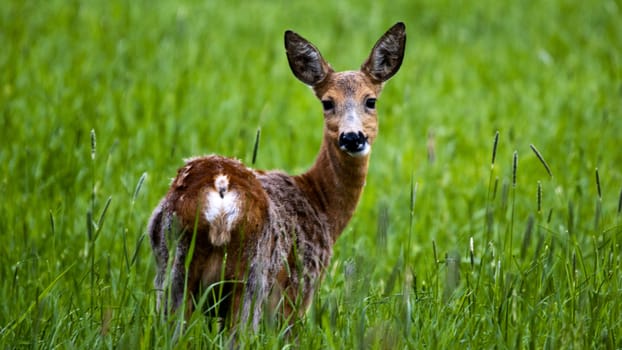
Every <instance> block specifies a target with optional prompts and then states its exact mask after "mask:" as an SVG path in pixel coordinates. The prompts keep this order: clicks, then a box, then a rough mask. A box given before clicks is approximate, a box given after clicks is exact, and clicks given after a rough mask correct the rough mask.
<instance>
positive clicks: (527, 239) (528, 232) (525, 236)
mask: <svg viewBox="0 0 622 350" xmlns="http://www.w3.org/2000/svg"><path fill="white" fill-rule="evenodd" d="M533 224H534V217H533V215H531V214H530V215H529V218H528V219H527V226H526V227H525V233H524V234H523V244H522V245H521V249H520V256H521V259H525V255H526V254H527V248H529V244H530V243H531V235H532V231H533Z"/></svg>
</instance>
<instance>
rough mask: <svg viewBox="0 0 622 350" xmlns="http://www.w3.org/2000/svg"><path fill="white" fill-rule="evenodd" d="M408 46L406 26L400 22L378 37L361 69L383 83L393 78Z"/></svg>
mask: <svg viewBox="0 0 622 350" xmlns="http://www.w3.org/2000/svg"><path fill="white" fill-rule="evenodd" d="M405 47H406V26H405V25H404V23H402V22H398V23H396V24H395V25H393V27H391V28H389V30H387V32H386V33H384V35H383V36H382V37H381V38H380V39H378V42H376V45H374V48H373V49H372V50H371V54H370V55H369V57H368V58H367V61H365V63H363V65H362V66H361V71H363V72H364V73H365V74H367V75H369V76H370V77H371V78H372V79H373V80H375V81H377V82H379V83H382V82H385V81H387V80H389V78H391V77H392V76H393V75H394V74H395V73H397V71H398V70H399V69H400V66H401V65H402V60H403V59H404V49H405Z"/></svg>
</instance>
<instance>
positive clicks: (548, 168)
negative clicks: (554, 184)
mask: <svg viewBox="0 0 622 350" xmlns="http://www.w3.org/2000/svg"><path fill="white" fill-rule="evenodd" d="M529 147H531V150H532V151H533V153H535V154H536V157H538V159H539V160H540V163H542V165H543V166H544V169H545V170H546V173H547V174H549V177H553V173H552V172H551V167H549V165H548V164H547V162H546V161H545V160H544V157H542V154H540V152H539V151H538V149H537V148H536V146H534V145H532V144H531V145H529Z"/></svg>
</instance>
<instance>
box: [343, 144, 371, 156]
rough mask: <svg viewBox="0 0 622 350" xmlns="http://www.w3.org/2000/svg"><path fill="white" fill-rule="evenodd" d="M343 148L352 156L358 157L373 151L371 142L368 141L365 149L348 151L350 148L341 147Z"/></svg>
mask: <svg viewBox="0 0 622 350" xmlns="http://www.w3.org/2000/svg"><path fill="white" fill-rule="evenodd" d="M341 150H342V151H344V152H346V153H347V154H349V155H350V156H352V157H354V158H358V157H365V156H366V155H368V154H369V152H370V151H371V146H370V145H369V143H367V142H366V143H365V146H364V147H363V149H362V150H360V151H358V152H348V150H346V148H345V147H341Z"/></svg>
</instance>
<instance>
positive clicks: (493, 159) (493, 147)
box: [490, 130, 499, 168]
mask: <svg viewBox="0 0 622 350" xmlns="http://www.w3.org/2000/svg"><path fill="white" fill-rule="evenodd" d="M498 144H499V130H497V132H495V138H494V141H493V143H492V160H491V161H490V167H491V168H492V167H494V166H495V159H496V158H497V145H498Z"/></svg>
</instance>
